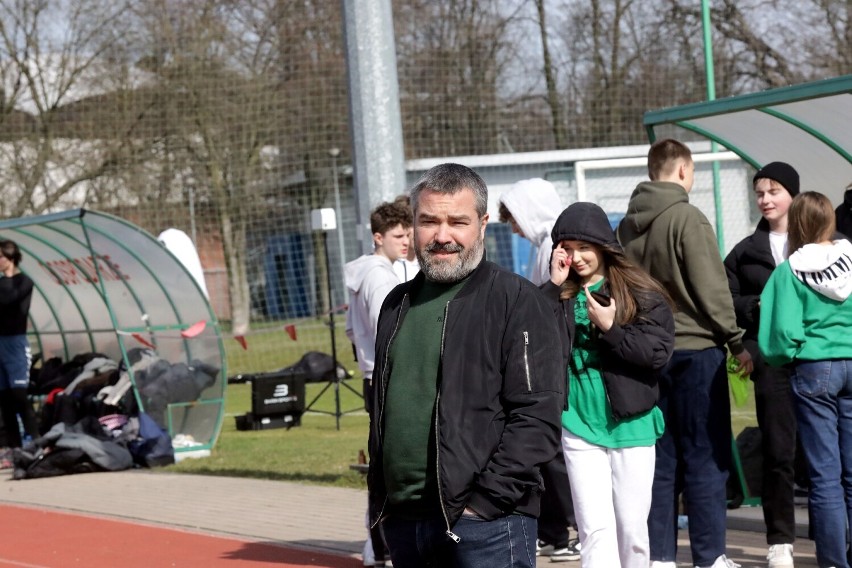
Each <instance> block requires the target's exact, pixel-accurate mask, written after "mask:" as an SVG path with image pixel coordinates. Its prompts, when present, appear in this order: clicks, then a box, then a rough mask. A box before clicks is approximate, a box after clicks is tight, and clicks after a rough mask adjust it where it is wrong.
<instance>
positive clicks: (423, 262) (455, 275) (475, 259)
mask: <svg viewBox="0 0 852 568" xmlns="http://www.w3.org/2000/svg"><path fill="white" fill-rule="evenodd" d="M436 248H441V247H439V246H438V245H437V244H436V243H435V242H434V241H432V242H431V243H429V244H428V245H426V246H425V247H424V248H423V249H420V248H419V247H417V248H416V249H415V252H416V254H417V260H418V261H419V262H420V270H422V271H423V275H424V276H425V277H426V280H429V281H430V282H438V283H441V284H451V283H453V282H459V281H460V280H463V279H464V278H466V277H467V275H468V274H470V273H471V272H473V270H474V269H475V268H476V267H477V266H478V265H479V262H480V260H482V254H483V252H484V250H485V241H484V240H483V239H482V238H478V239H476V241H475V242H474V243H473V246H471V247H470V248H469V249H467V248H464V247H462V246H461V245H450V246H447V247H444V248H446V249H448V250H451V251H454V252H458V256H456V257H455V258H454V259H452V260H450V261H445V260H437V259H435V257H433V256H432V255H431V254H429V251H430V250H435V249H436Z"/></svg>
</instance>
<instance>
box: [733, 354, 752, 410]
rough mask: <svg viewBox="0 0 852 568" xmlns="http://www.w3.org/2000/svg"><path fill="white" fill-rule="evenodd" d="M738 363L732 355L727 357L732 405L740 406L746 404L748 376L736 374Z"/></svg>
mask: <svg viewBox="0 0 852 568" xmlns="http://www.w3.org/2000/svg"><path fill="white" fill-rule="evenodd" d="M739 366H740V362H739V361H738V360H737V358H736V357H734V356H733V355H728V383H729V384H730V385H731V394H732V395H733V397H734V404H735V405H737V406H742V405H744V404H745V403H746V402H748V393H749V387H748V375H745V374H743V373H738V372H737V367H739Z"/></svg>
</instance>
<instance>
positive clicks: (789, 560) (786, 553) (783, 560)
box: [766, 544, 793, 568]
mask: <svg viewBox="0 0 852 568" xmlns="http://www.w3.org/2000/svg"><path fill="white" fill-rule="evenodd" d="M766 560H768V561H769V562H768V564H767V566H768V567H769V568H793V545H792V544H773V545H772V546H770V547H769V554H767V555H766Z"/></svg>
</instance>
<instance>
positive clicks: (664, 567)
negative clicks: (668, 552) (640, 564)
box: [651, 560, 677, 568]
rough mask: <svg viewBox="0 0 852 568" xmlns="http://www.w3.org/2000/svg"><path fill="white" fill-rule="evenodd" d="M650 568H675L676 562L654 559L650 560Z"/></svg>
mask: <svg viewBox="0 0 852 568" xmlns="http://www.w3.org/2000/svg"><path fill="white" fill-rule="evenodd" d="M651 568H677V562H663V561H661V560H654V561H653V562H651Z"/></svg>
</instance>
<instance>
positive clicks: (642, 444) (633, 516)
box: [542, 203, 674, 568]
mask: <svg viewBox="0 0 852 568" xmlns="http://www.w3.org/2000/svg"><path fill="white" fill-rule="evenodd" d="M552 237H553V243H554V249H553V254H552V258H551V266H550V275H551V278H550V281H549V282H547V283H545V284H544V285H543V286H542V290H543V291H544V292H545V294H546V295H547V296H548V297H549V298H550V299H551V301H554V302H559V303H560V304H561V307H562V309H561V315H562V318H563V319H564V321H563V325H562V326H561V327H562V330H561V332H562V333H563V334H564V340H565V341H566V342H568V344H569V345H570V346H571V349H572V352H571V358H570V362H569V365H568V368H567V372H566V375H567V383H568V397H567V405H566V409H565V410H564V412H563V413H562V448H563V452H564V455H565V463H566V465H567V467H568V476H569V478H570V482H571V495H572V498H573V500H574V507H575V514H576V517H577V527H578V532H579V534H580V543H581V558H580V560H581V566H583V568H595V567H606V568H611V567H621V568H627V567H630V568H633V567H643V568H647V566H648V564H649V555H650V551H649V544H648V527H647V518H648V512H649V510H650V507H651V487H652V483H653V478H654V463H655V449H654V446H655V443H656V441H657V438H659V436H661V435H662V433H663V430H664V423H663V415H662V412H661V411H660V409H659V408H657V407H656V404H655V403H656V401H657V396H658V387H657V371H658V370H659V369H662V368H663V367H664V366H665V365H666V363H668V361H669V358H670V357H671V353H672V350H673V349H674V318H673V316H672V311H671V307H670V305H669V301H668V295H667V294H666V293H665V291H664V290H663V288H662V287H661V286H660V285H659V284H658V283H657V282H656V281H655V280H654V279H653V278H651V277H650V276H648V275H647V274H646V273H645V272H644V271H642V270H641V269H639V268H638V267H636V266H635V265H633V264H632V263H630V262H629V261H628V260H627V258H626V257H625V256H624V254H623V252H622V250H621V247H620V246H619V244H618V242H617V241H616V238H615V234H614V233H613V231H612V228H611V227H610V224H609V221H608V219H607V216H606V214H605V213H604V211H603V210H602V209H601V208H600V207H598V206H597V205H595V204H593V203H574V204H573V205H571V206H570V207H568V208H567V209H566V210H565V211H563V212H562V214H561V215H560V216H559V218H558V219H557V221H556V225H555V226H554V228H553V232H552Z"/></svg>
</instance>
